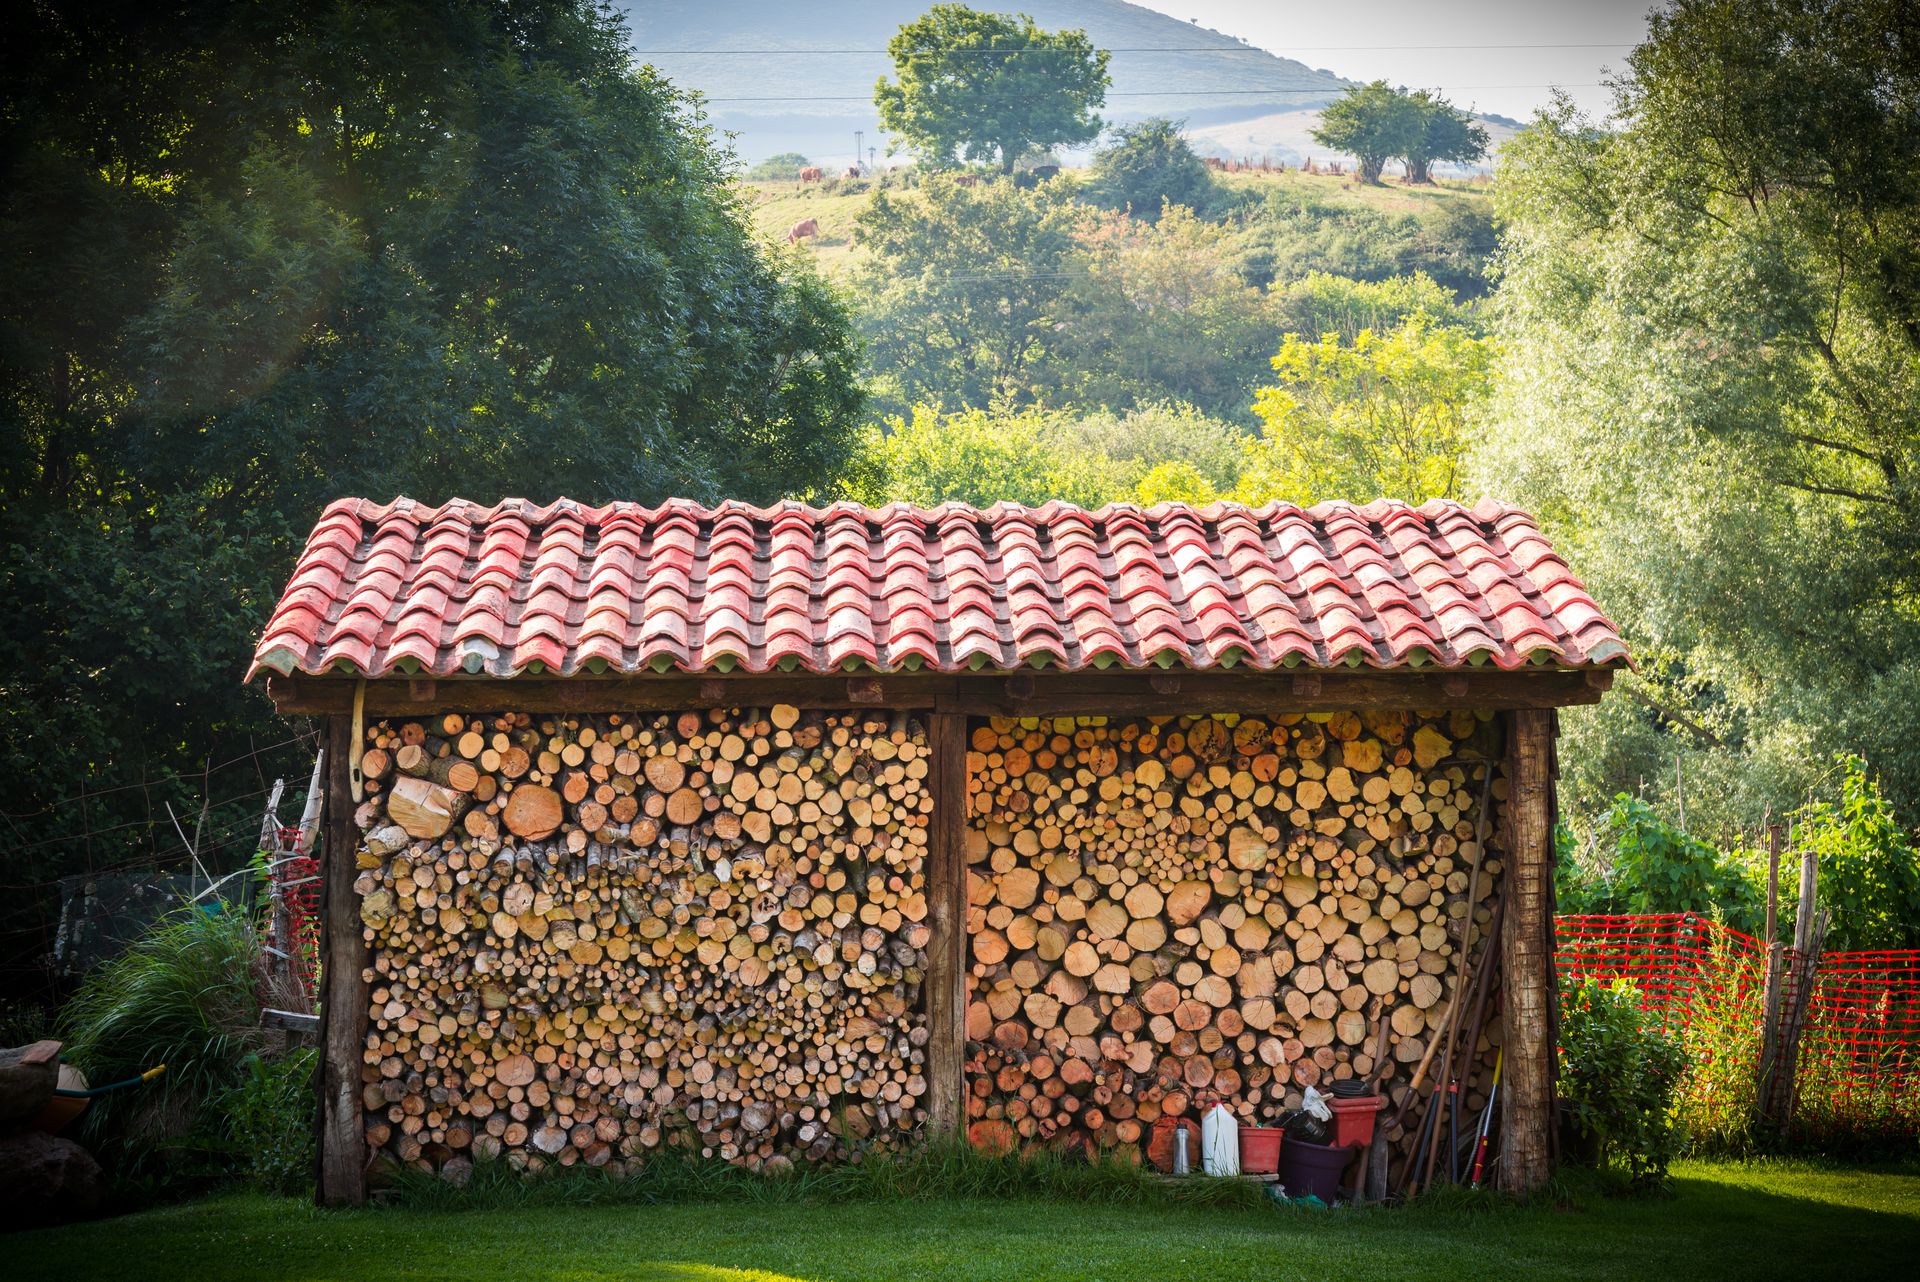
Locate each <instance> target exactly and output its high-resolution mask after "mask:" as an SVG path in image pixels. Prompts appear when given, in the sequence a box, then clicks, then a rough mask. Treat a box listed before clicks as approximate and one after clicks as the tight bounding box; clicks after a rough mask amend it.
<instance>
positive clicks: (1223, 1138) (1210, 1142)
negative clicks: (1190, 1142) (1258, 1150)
mask: <svg viewBox="0 0 1920 1282" xmlns="http://www.w3.org/2000/svg"><path fill="white" fill-rule="evenodd" d="M1200 1169H1201V1170H1203V1171H1205V1172H1206V1173H1207V1174H1208V1175H1238V1174H1240V1123H1239V1122H1238V1121H1237V1120H1235V1118H1234V1116H1233V1113H1232V1112H1231V1111H1229V1110H1228V1108H1227V1106H1226V1105H1225V1104H1215V1105H1214V1106H1213V1107H1212V1108H1210V1109H1208V1110H1207V1115H1206V1116H1205V1117H1204V1118H1202V1119H1201V1120H1200Z"/></svg>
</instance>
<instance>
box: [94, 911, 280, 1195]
mask: <svg viewBox="0 0 1920 1282" xmlns="http://www.w3.org/2000/svg"><path fill="white" fill-rule="evenodd" d="M255 944H256V935H255V927H254V923H253V922H252V920H251V919H250V917H249V916H248V914H247V913H246V912H244V911H242V910H241V909H238V908H235V907H232V906H229V905H227V904H225V903H221V902H216V903H215V904H213V905H210V906H205V907H202V906H186V907H182V908H180V909H179V910H177V911H176V912H174V913H172V914H171V915H169V916H167V917H165V918H162V919H161V920H160V921H159V922H157V923H156V924H155V925H154V926H152V927H151V928H149V929H148V931H147V932H146V933H145V934H143V935H142V936H140V937H139V938H138V939H136V940H135V941H134V942H133V943H132V944H130V945H129V946H128V947H127V949H126V951H125V952H123V953H121V954H120V955H119V956H118V957H116V958H114V959H112V960H111V961H108V962H105V963H103V964H101V965H100V966H98V967H96V968H95V969H94V970H93V971H92V973H90V974H89V975H88V976H87V977H86V979H85V980H84V981H83V982H82V983H81V985H80V988H79V989H78V991H76V992H75V993H74V995H73V997H72V998H71V999H70V1000H69V1001H68V1002H67V1004H66V1006H65V1007H64V1008H63V1009H62V1011H61V1015H60V1023H61V1037H62V1039H63V1040H64V1041H65V1043H66V1047H65V1050H64V1052H63V1053H64V1054H65V1056H66V1058H68V1059H70V1060H71V1061H73V1063H74V1064H76V1065H78V1066H79V1068H80V1070H81V1071H82V1072H84V1073H85V1074H86V1075H87V1078H88V1080H89V1081H92V1082H94V1083H95V1084H97V1085H105V1084H107V1083H109V1082H117V1081H122V1080H125V1079H126V1078H129V1077H137V1076H139V1075H140V1074H141V1073H143V1072H145V1071H146V1070H147V1069H149V1068H152V1067H154V1066H155V1065H156V1064H165V1065H166V1066H167V1071H166V1073H165V1074H163V1075H162V1076H161V1077H159V1078H158V1079H157V1080H155V1081H154V1082H153V1083H151V1084H149V1085H147V1086H145V1087H141V1088H139V1089H133V1090H126V1091H119V1092H115V1093H113V1094H110V1095H103V1096H101V1097H100V1098H98V1099H96V1100H94V1102H93V1104H92V1106H91V1107H90V1108H89V1109H88V1110H87V1116H86V1127H87V1133H88V1134H89V1135H90V1136H92V1137H95V1138H96V1139H97V1140H102V1141H106V1142H108V1143H109V1144H110V1145H112V1146H114V1147H116V1148H118V1149H119V1150H120V1151H121V1152H123V1153H124V1154H126V1155H127V1156H129V1157H130V1158H132V1159H135V1160H136V1161H137V1159H139V1158H140V1157H141V1156H142V1155H144V1154H146V1153H148V1152H150V1151H151V1150H152V1149H154V1148H155V1147H157V1146H160V1145H164V1144H166V1143H169V1142H175V1141H179V1140H181V1139H183V1138H184V1137H185V1136H187V1135H188V1134H189V1133H191V1132H192V1131H193V1130H194V1129H195V1128H196V1127H197V1126H199V1125H201V1124H203V1123H205V1122H207V1121H208V1120H209V1119H208V1118H207V1117H206V1116H205V1115H204V1113H203V1110H205V1109H207V1108H208V1106H209V1104H210V1102H211V1101H213V1100H215V1099H217V1098H219V1097H220V1096H221V1095H222V1094H223V1093H224V1092H225V1091H226V1090H227V1089H228V1088H230V1087H232V1086H233V1085H234V1084H235V1083H237V1082H238V1081H240V1080H241V1078H242V1075H243V1073H244V1071H245V1070H244V1068H243V1065H244V1063H245V1061H246V1058H247V1055H248V1053H249V1049H250V1048H249V1046H248V1044H247V1039H246V1030H247V1029H248V1028H250V1027H252V1026H253V1025H254V1024H255V1023H257V1022H258V1020H259V1014H260V1009H259V1003H258V1002H257V1001H256V1000H255V998H254V994H253V984H252V977H251V975H250V973H249V967H250V965H251V963H252V960H253V957H254V950H255Z"/></svg>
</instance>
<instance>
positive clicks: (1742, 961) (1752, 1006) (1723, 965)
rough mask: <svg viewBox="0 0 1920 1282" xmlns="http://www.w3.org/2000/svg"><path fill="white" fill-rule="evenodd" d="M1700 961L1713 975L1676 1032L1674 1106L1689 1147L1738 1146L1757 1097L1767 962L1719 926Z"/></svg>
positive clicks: (1742, 1145) (1745, 1140)
mask: <svg viewBox="0 0 1920 1282" xmlns="http://www.w3.org/2000/svg"><path fill="white" fill-rule="evenodd" d="M1704 969H1705V970H1706V972H1707V973H1708V974H1709V975H1711V976H1712V979H1711V982H1708V983H1703V984H1701V985H1700V986H1698V987H1696V988H1695V990H1694V993H1693V996H1692V998H1691V1000H1690V1001H1689V1002H1688V1003H1687V1007H1686V1013H1685V1017H1684V1019H1683V1020H1682V1022H1681V1026H1680V1028H1679V1029H1678V1030H1677V1032H1676V1034H1675V1036H1676V1037H1677V1039H1678V1041H1679V1043H1680V1047H1681V1049H1682V1050H1684V1051H1685V1052H1686V1057H1687V1066H1686V1071H1685V1073H1684V1075H1683V1076H1682V1077H1681V1081H1680V1089H1679V1092H1678V1094H1677V1097H1676V1100H1675V1112H1676V1115H1677V1117H1678V1119H1679V1121H1680V1124H1681V1126H1682V1127H1683V1128H1684V1129H1685V1131H1686V1134H1687V1139H1688V1143H1689V1146H1690V1147H1691V1148H1692V1149H1693V1150H1695V1151H1704V1152H1713V1153H1729V1154H1743V1153H1746V1152H1748V1151H1750V1150H1751V1148H1752V1147H1753V1143H1754V1119H1755V1114H1756V1109H1757V1108H1758V1105H1759V1080H1760V1050H1761V1042H1762V1038H1763V1029H1764V1026H1765V1022H1766V968H1765V967H1764V966H1763V965H1762V964H1760V963H1758V962H1756V961H1755V960H1754V959H1753V958H1751V957H1744V956H1742V955H1740V953H1739V952H1738V951H1737V950H1736V949H1735V947H1734V943H1733V939H1732V938H1731V937H1730V936H1728V935H1726V934H1724V933H1720V932H1716V933H1715V936H1714V946H1713V955H1712V957H1711V958H1710V959H1709V960H1708V962H1707V963H1706V966H1705V967H1704Z"/></svg>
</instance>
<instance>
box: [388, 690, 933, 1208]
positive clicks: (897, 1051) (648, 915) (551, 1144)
mask: <svg viewBox="0 0 1920 1282" xmlns="http://www.w3.org/2000/svg"><path fill="white" fill-rule="evenodd" d="M361 768H362V772H363V775H364V777H365V781H366V783H365V786H366V789H367V797H366V800H365V802H364V804H362V805H361V806H360V808H359V811H358V813H357V814H356V816H355V819H356V823H357V824H358V827H359V829H360V832H361V834H362V843H361V846H360V849H359V851H358V856H357V869H358V872H357V880H356V883H355V889H356V891H357V893H358V896H359V905H360V915H361V920H362V923H363V926H364V932H365V938H366V941H367V943H368V944H369V946H370V958H371V961H370V972H369V976H368V978H369V984H370V996H371V1010H370V1012H369V1014H370V1021H369V1027H368V1032H367V1037H366V1043H365V1055H364V1063H363V1068H362V1085H363V1098H364V1104H365V1110H366V1112H365V1120H366V1135H367V1141H368V1146H369V1150H370V1151H371V1152H372V1153H374V1154H376V1155H378V1156H381V1157H384V1158H385V1159H387V1160H390V1161H392V1162H395V1163H399V1164H402V1165H408V1166H414V1167H419V1168H431V1169H440V1170H442V1171H444V1172H446V1173H448V1174H457V1173H458V1172H460V1171H461V1170H462V1169H464V1168H465V1167H466V1165H467V1164H468V1163H470V1162H471V1160H472V1158H473V1157H475V1156H498V1155H505V1156H506V1157H508V1158H509V1159H510V1160H512V1161H514V1162H516V1163H518V1164H520V1165H522V1166H525V1167H528V1168H536V1169H537V1168H539V1167H541V1166H544V1165H547V1164H550V1163H557V1164H560V1165H571V1164H575V1163H588V1164H592V1165H597V1166H615V1167H618V1166H619V1165H621V1164H623V1163H625V1162H628V1161H631V1160H633V1159H635V1158H637V1157H640V1156H642V1155H644V1154H645V1153H646V1152H647V1151H648V1150H650V1149H653V1148H655V1147H657V1146H659V1145H661V1144H662V1143H665V1142H670V1141H673V1142H681V1143H685V1144H688V1145H690V1146H692V1147H694V1148H696V1149H698V1150H700V1151H702V1152H704V1153H706V1154H708V1155H710V1156H718V1157H721V1158H725V1159H729V1160H736V1161H740V1162H743V1163H746V1164H749V1165H754V1166H763V1165H766V1164H770V1163H771V1164H779V1163H783V1162H786V1161H789V1160H791V1159H792V1158H796V1157H802V1156H804V1157H807V1158H812V1159H821V1158H829V1157H833V1156H837V1155H841V1154H844V1153H845V1152H847V1151H848V1150H849V1149H850V1148H851V1147H854V1146H856V1145H861V1146H864V1145H870V1144H875V1143H881V1144H884V1143H886V1142H889V1141H890V1140H892V1139H895V1138H897V1137H899V1136H901V1135H903V1134H904V1133H906V1132H908V1131H910V1130H912V1129H914V1128H916V1127H917V1126H918V1125H919V1123H920V1120H921V1116H922V1113H923V1103H924V1098H923V1097H924V1095H925V1092H926V1082H925V1077H924V1072H923V1066H924V1062H925V1054H926V1038H927V1033H926V1028H925V1021H924V1018H923V1016H922V1014H921V1000H920V986H921V981H922V977H923V974H924V971H925V966H926V961H927V945H928V935H929V930H928V926H927V925H926V918H927V894H926V884H925V878H924V872H923V869H924V865H925V858H926V846H927V834H928V822H929V814H930V810H931V802H930V793H929V791H928V789H927V787H926V786H925V779H926V775H927V770H928V759H927V750H926V734H925V731H924V729H923V727H922V725H921V724H920V722H919V721H917V720H915V719H911V718H909V717H908V716H906V715H904V714H886V713H839V714H819V713H802V712H800V711H799V710H797V709H795V708H793V707H791V706H774V707H772V708H768V709H765V710H756V709H746V710H740V709H715V710H713V711H711V712H704V713H684V714H679V715H644V716H628V715H619V714H612V715H605V716H569V717H549V718H536V717H532V716H529V715H526V714H523V713H505V714H500V715H493V716H484V717H468V716H464V715H458V714H455V715H448V716H436V717H432V718H428V719H425V720H414V721H393V722H381V723H379V724H376V725H373V726H371V727H369V728H368V729H367V731H366V740H365V743H364V745H363V753H362V758H361Z"/></svg>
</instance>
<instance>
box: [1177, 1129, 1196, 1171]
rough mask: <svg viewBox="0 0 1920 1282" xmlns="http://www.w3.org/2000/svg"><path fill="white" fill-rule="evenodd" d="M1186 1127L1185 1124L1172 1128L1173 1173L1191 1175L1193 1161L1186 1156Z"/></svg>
mask: <svg viewBox="0 0 1920 1282" xmlns="http://www.w3.org/2000/svg"><path fill="white" fill-rule="evenodd" d="M1188 1129H1189V1128H1188V1127H1187V1126H1186V1124H1185V1123H1182V1124H1181V1125H1179V1126H1176V1127H1174V1128H1173V1173H1174V1174H1175V1175H1191V1174H1192V1173H1193V1159H1192V1158H1190V1157H1188V1156H1187V1134H1188Z"/></svg>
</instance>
